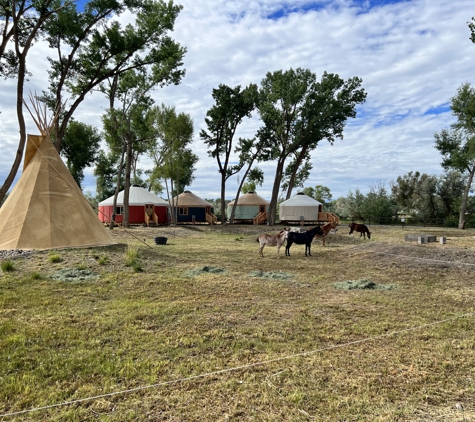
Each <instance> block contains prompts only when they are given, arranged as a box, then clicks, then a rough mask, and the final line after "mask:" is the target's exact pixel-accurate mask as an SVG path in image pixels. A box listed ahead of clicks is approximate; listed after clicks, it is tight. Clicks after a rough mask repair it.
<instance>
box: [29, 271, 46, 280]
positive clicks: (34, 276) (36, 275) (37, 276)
mask: <svg viewBox="0 0 475 422" xmlns="http://www.w3.org/2000/svg"><path fill="white" fill-rule="evenodd" d="M30 278H31V279H32V280H44V276H43V275H42V274H40V273H38V272H36V271H35V272H32V273H31V274H30Z"/></svg>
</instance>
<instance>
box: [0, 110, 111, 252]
mask: <svg viewBox="0 0 475 422" xmlns="http://www.w3.org/2000/svg"><path fill="white" fill-rule="evenodd" d="M33 106H34V107H35V105H33ZM35 110H37V109H36V107H35ZM44 110H45V113H46V107H45V108H44ZM37 117H38V121H39V123H44V122H45V121H46V119H45V118H41V115H38V116H37ZM33 118H34V117H33ZM35 122H37V120H36V119H35ZM37 125H38V128H39V129H40V131H41V133H42V135H41V136H36V135H28V139H27V147H26V150H25V159H24V166H23V173H22V175H21V177H20V179H19V180H18V182H17V184H16V185H15V187H14V188H13V190H12V191H11V193H10V195H9V196H8V198H7V200H6V201H5V203H4V204H3V206H2V207H1V208H0V249H2V250H5V249H40V250H41V249H56V248H71V247H86V246H102V245H114V244H116V243H117V242H116V241H115V240H114V239H112V237H111V235H110V233H109V232H108V231H107V230H106V229H105V227H104V226H103V225H102V223H101V222H100V221H99V219H98V218H97V216H96V214H95V213H94V211H93V209H92V206H91V205H90V204H89V202H88V200H87V199H86V198H85V197H84V195H83V194H82V192H81V189H80V188H79V186H78V185H77V183H76V181H75V180H74V178H73V176H71V173H70V172H69V170H68V168H67V167H66V165H65V164H64V163H63V161H62V160H61V157H60V156H59V154H58V152H57V151H56V148H55V147H54V145H53V143H52V141H51V137H50V136H49V132H48V130H47V129H48V128H47V127H45V126H41V125H40V124H38V122H37Z"/></svg>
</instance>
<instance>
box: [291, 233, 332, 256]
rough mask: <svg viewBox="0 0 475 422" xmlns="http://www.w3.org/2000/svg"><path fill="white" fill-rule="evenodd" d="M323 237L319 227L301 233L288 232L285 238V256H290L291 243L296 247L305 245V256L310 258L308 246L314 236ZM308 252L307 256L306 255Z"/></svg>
mask: <svg viewBox="0 0 475 422" xmlns="http://www.w3.org/2000/svg"><path fill="white" fill-rule="evenodd" d="M317 234H318V235H320V236H324V234H323V231H322V229H321V228H320V227H319V226H316V227H314V228H313V229H310V230H307V231H306V232H303V233H298V232H290V233H289V234H288V236H287V245H286V247H285V255H286V256H290V247H291V246H292V244H293V243H296V244H297V245H305V256H312V254H311V253H310V246H311V244H312V240H313V238H314V237H315V235H317ZM307 250H308V255H307Z"/></svg>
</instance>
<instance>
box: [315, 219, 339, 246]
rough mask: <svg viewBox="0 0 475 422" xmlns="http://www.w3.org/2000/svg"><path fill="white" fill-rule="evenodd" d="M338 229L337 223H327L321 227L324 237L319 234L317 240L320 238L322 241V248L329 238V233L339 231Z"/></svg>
mask: <svg viewBox="0 0 475 422" xmlns="http://www.w3.org/2000/svg"><path fill="white" fill-rule="evenodd" d="M337 227H338V223H337V222H335V221H331V222H329V223H326V224H324V225H323V226H322V227H321V229H322V232H323V236H321V235H319V234H316V235H315V237H316V238H317V237H318V238H321V239H322V246H325V239H326V238H327V235H328V233H330V230H331V229H335V230H338V229H337Z"/></svg>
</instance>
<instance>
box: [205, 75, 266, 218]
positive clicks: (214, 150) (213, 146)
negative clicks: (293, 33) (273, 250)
mask: <svg viewBox="0 0 475 422" xmlns="http://www.w3.org/2000/svg"><path fill="white" fill-rule="evenodd" d="M212 96H213V99H214V100H215V104H214V105H213V106H212V107H211V108H210V109H209V110H208V112H207V113H206V117H205V123H206V127H207V129H206V130H205V129H202V130H201V132H200V138H201V140H202V141H203V142H204V143H205V145H206V146H207V147H208V155H209V156H210V157H212V158H215V159H216V161H217V163H218V171H219V173H220V178H221V213H220V214H221V222H222V223H224V222H225V221H226V208H225V196H226V181H227V180H228V179H229V178H230V177H231V176H233V175H234V174H236V173H238V172H239V171H240V170H241V169H242V167H243V165H244V163H243V161H242V160H240V161H239V163H238V164H235V165H231V163H230V161H231V158H232V154H233V152H234V145H233V142H234V136H235V134H236V130H237V128H238V126H239V125H240V124H241V122H242V120H243V118H244V117H251V113H252V111H253V110H254V109H255V107H256V102H257V97H258V90H257V85H255V84H249V85H248V86H247V87H246V88H244V89H243V90H241V86H240V85H238V86H236V87H234V88H231V87H229V86H227V85H224V84H221V85H219V87H218V88H217V89H213V91H212Z"/></svg>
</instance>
